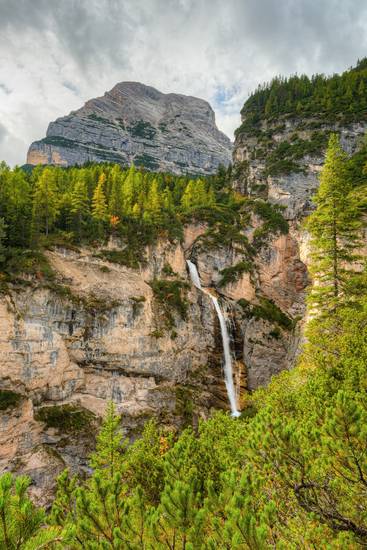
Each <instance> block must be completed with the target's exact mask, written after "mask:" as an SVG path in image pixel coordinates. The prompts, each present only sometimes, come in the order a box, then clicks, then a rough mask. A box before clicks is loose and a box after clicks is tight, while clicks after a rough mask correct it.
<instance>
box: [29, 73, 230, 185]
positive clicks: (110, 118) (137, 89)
mask: <svg viewBox="0 0 367 550" xmlns="http://www.w3.org/2000/svg"><path fill="white" fill-rule="evenodd" d="M231 148H232V146H231V142H230V140H229V138H228V137H227V136H226V135H224V134H223V133H222V132H220V131H219V130H218V128H217V126H216V124H215V115H214V111H213V109H212V108H211V106H210V105H209V103H207V102H206V101H204V100H202V99H198V98H196V97H191V96H184V95H179V94H163V93H161V92H159V91H158V90H156V89H154V88H152V87H150V86H145V85H144V84H140V83H138V82H121V83H119V84H117V85H116V86H115V87H114V88H113V89H112V90H110V91H109V92H106V93H105V95H104V96H103V97H100V98H96V99H91V100H89V101H87V102H86V104H85V105H84V106H83V107H82V108H81V109H79V110H77V111H73V112H71V113H70V114H69V115H67V116H64V117H61V118H58V119H57V120H56V121H54V122H51V123H50V125H49V127H48V130H47V136H46V137H45V138H44V139H42V140H40V141H35V142H34V143H32V145H31V146H30V148H29V151H28V157H27V163H29V164H56V165H60V166H70V165H75V164H79V165H80V164H84V163H85V162H87V161H94V162H104V161H109V162H117V163H120V164H123V165H127V164H131V163H132V162H134V163H135V164H136V165H137V166H144V167H145V168H147V169H150V170H157V171H166V172H171V173H176V174H180V173H194V174H212V173H213V172H215V171H216V169H217V167H218V165H219V164H223V165H225V166H227V165H228V164H229V163H230V161H231Z"/></svg>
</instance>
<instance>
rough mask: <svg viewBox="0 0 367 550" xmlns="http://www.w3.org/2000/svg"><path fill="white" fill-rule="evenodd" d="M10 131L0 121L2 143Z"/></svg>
mask: <svg viewBox="0 0 367 550" xmlns="http://www.w3.org/2000/svg"><path fill="white" fill-rule="evenodd" d="M7 133H8V131H7V129H6V128H5V126H3V125H2V124H1V122H0V144H1V142H2V141H3V140H4V139H5V136H6V135H7Z"/></svg>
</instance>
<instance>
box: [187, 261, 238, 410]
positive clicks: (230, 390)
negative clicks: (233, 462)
mask: <svg viewBox="0 0 367 550" xmlns="http://www.w3.org/2000/svg"><path fill="white" fill-rule="evenodd" d="M187 265H188V268H189V271H190V277H191V281H192V283H193V285H194V286H196V288H198V289H199V290H201V291H202V292H204V294H207V295H208V296H209V297H210V299H211V300H212V302H213V304H214V308H215V311H216V313H217V315H218V319H219V324H220V331H221V334H222V342H223V355H224V367H223V370H224V382H225V385H226V388H227V395H228V400H229V404H230V406H231V412H232V416H240V414H241V413H240V412H239V410H238V409H237V403H236V391H235V387H234V383H233V371H232V357H231V348H230V339H229V334H228V328H227V323H226V320H225V317H224V315H223V312H222V310H221V308H220V305H219V302H218V298H216V297H215V296H213V295H212V294H211V293H210V292H208V291H207V290H206V289H205V288H203V287H202V286H201V281H200V277H199V273H198V270H197V268H196V265H195V264H194V263H193V262H190V260H187Z"/></svg>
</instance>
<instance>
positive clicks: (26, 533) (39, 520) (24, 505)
mask: <svg viewBox="0 0 367 550" xmlns="http://www.w3.org/2000/svg"><path fill="white" fill-rule="evenodd" d="M30 483H31V480H30V478H27V477H25V476H20V477H18V478H16V479H14V478H13V476H12V474H10V473H5V474H3V475H2V476H0V548H1V549H3V550H15V549H17V548H19V549H23V548H24V549H25V550H38V549H41V548H51V547H52V546H53V545H54V544H55V545H56V544H57V543H59V544H61V543H62V542H63V541H66V531H64V532H63V531H62V529H60V528H59V527H48V528H47V527H45V520H46V514H45V511H44V510H43V508H37V506H36V505H35V504H33V503H32V501H31V500H30V498H29V497H28V494H27V492H28V488H29V485H30Z"/></svg>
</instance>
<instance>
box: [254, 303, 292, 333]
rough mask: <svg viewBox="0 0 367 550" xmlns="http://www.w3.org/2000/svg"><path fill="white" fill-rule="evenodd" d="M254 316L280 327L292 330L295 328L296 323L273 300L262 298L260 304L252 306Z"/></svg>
mask: <svg viewBox="0 0 367 550" xmlns="http://www.w3.org/2000/svg"><path fill="white" fill-rule="evenodd" d="M252 314H253V315H254V316H255V317H256V318H257V319H265V320H267V321H271V322H273V323H277V324H278V325H279V326H280V327H282V328H284V329H286V330H291V329H292V328H293V327H294V321H293V319H291V318H290V317H288V315H286V314H285V313H284V312H283V311H282V310H281V309H280V307H278V306H277V305H276V304H275V303H274V302H273V301H272V300H269V299H268V298H264V297H260V298H259V304H255V305H253V306H252Z"/></svg>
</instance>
